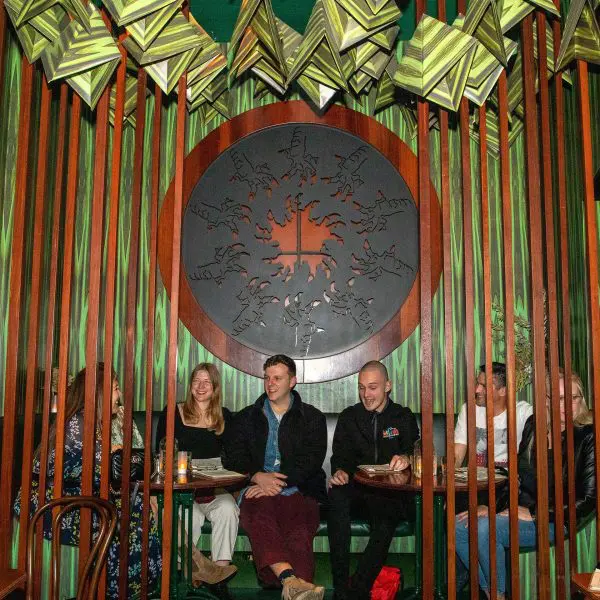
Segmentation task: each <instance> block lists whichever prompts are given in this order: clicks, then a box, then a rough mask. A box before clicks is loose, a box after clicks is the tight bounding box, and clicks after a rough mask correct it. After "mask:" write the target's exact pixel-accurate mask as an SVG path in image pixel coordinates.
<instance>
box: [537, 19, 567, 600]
mask: <svg viewBox="0 0 600 600" xmlns="http://www.w3.org/2000/svg"><path fill="white" fill-rule="evenodd" d="M536 22H537V31H538V36H537V37H538V78H539V82H540V83H539V85H540V122H541V127H540V133H541V142H542V181H543V184H544V185H543V191H544V198H543V206H544V221H545V242H546V243H545V247H546V274H547V281H546V289H547V306H548V315H547V316H548V327H549V332H548V333H549V346H548V372H549V373H550V380H551V394H552V434H553V435H552V456H553V462H554V468H553V472H554V506H555V507H562V506H564V503H563V481H562V472H563V469H562V439H561V438H562V436H561V430H560V400H559V387H558V380H559V376H558V314H557V312H558V311H557V298H556V256H555V250H554V206H553V190H552V147H551V142H550V99H549V89H548V87H549V86H548V69H547V67H546V61H547V50H546V15H545V14H544V13H543V12H541V11H538V12H537V15H536ZM558 77H559V79H560V78H562V76H561V75H558ZM567 387H569V388H570V387H571V386H565V396H566V393H567V392H566V389H567ZM569 404H570V403H569ZM554 525H555V528H554V535H555V544H554V546H555V549H556V554H555V568H556V594H557V598H559V600H560V599H561V598H564V597H565V543H564V541H565V535H564V528H563V527H564V515H563V511H562V510H560V509H559V510H555V511H554Z"/></svg>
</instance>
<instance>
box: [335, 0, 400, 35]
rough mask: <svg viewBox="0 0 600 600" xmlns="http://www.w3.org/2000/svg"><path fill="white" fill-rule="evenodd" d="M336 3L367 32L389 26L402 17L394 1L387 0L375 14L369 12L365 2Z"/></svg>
mask: <svg viewBox="0 0 600 600" xmlns="http://www.w3.org/2000/svg"><path fill="white" fill-rule="evenodd" d="M336 2H337V3H338V4H339V5H340V6H341V7H342V8H343V9H344V10H346V11H347V12H348V13H350V15H352V17H353V18H354V20H356V21H358V23H359V24H360V25H361V27H363V28H364V29H367V30H373V29H378V28H379V27H381V26H382V25H391V24H392V23H395V22H396V21H397V20H398V19H399V18H400V16H401V15H402V13H401V12H400V9H399V8H398V5H397V4H396V2H395V0H388V2H386V3H385V5H384V6H381V7H380V9H379V10H378V11H377V12H373V11H372V10H371V7H370V6H369V4H368V2H367V0H336Z"/></svg>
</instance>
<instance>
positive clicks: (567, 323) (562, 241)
mask: <svg viewBox="0 0 600 600" xmlns="http://www.w3.org/2000/svg"><path fill="white" fill-rule="evenodd" d="M555 4H556V6H557V7H558V8H560V0H555ZM552 32H553V38H554V56H558V52H559V49H560V38H561V31H560V23H559V22H558V20H554V21H553V23H552ZM562 75H563V74H562V71H561V72H559V73H556V74H555V76H554V109H555V117H554V123H555V127H556V151H555V154H556V183H557V200H558V218H559V230H560V234H559V256H560V287H561V289H560V296H561V307H562V351H563V365H564V372H565V381H571V378H572V374H573V372H572V367H571V302H570V298H569V243H568V242H569V234H568V219H567V176H566V171H565V169H566V162H565V109H564V95H563V77H562ZM565 409H566V410H565V417H566V419H565V425H566V427H565V430H566V433H567V436H566V437H567V467H568V468H567V489H568V505H569V531H576V528H577V527H576V515H575V464H574V461H575V450H574V441H573V407H572V393H571V386H570V385H567V386H565ZM576 569H577V544H569V570H570V572H571V573H575V571H576Z"/></svg>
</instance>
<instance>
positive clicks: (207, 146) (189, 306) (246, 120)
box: [158, 100, 442, 383]
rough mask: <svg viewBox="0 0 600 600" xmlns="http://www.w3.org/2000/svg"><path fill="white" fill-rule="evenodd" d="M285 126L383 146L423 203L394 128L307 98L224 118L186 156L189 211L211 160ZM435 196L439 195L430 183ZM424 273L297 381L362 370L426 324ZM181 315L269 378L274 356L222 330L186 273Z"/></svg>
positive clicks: (168, 204)
mask: <svg viewBox="0 0 600 600" xmlns="http://www.w3.org/2000/svg"><path fill="white" fill-rule="evenodd" d="M284 123H319V124H323V125H329V126H331V127H337V128H339V129H342V130H346V131H348V132H350V133H352V134H354V135H357V136H358V137H361V138H362V139H364V140H365V141H366V142H367V143H369V144H371V146H374V147H375V148H377V149H378V150H379V151H380V152H381V153H382V154H383V155H384V156H385V157H386V158H387V159H388V160H389V161H390V162H391V163H392V165H394V167H395V168H396V169H398V171H399V173H400V174H401V175H402V177H403V178H404V180H405V181H406V183H407V185H408V187H409V189H410V191H411V193H412V196H413V198H414V200H415V204H416V205H417V207H418V206H419V202H418V181H417V177H418V168H417V157H416V156H415V155H414V154H413V152H412V151H411V150H410V148H409V147H408V146H407V145H406V144H405V143H404V142H403V141H402V140H400V138H399V137H398V136H396V135H394V134H393V133H392V132H391V131H390V130H389V129H387V128H386V127H384V126H383V125H381V124H380V123H378V122H377V121H375V119H372V118H371V117H368V116H366V115H363V114H361V113H358V112H356V111H354V110H351V109H348V108H344V107H341V106H337V105H336V106H332V107H331V108H330V109H329V110H328V111H327V113H326V114H324V115H323V116H318V115H315V114H314V113H313V111H312V110H311V109H310V107H309V106H308V105H307V104H306V103H305V102H303V101H300V100H297V101H291V102H278V103H275V104H270V105H268V106H264V107H260V108H255V109H253V110H250V111H248V112H245V113H242V114H241V115H239V116H237V117H235V118H234V119H231V120H230V121H227V122H226V123H223V124H222V125H221V126H220V127H218V128H217V129H215V130H214V131H212V132H211V133H210V134H209V135H207V136H206V137H205V138H204V139H203V140H202V141H201V142H200V143H199V144H198V145H197V146H196V147H195V148H194V149H193V150H192V151H191V152H190V154H189V155H188V156H187V157H186V159H185V165H184V176H183V198H184V200H183V202H184V206H183V209H184V210H185V206H186V205H187V203H188V201H189V198H190V195H191V193H192V190H193V189H194V187H195V185H196V183H197V182H198V180H199V179H200V178H201V177H202V175H203V174H204V172H205V171H206V169H207V168H208V167H209V165H210V164H211V163H212V162H213V161H214V160H215V159H216V158H217V156H218V155H219V154H221V152H223V151H224V150H226V149H227V148H228V147H229V146H230V145H231V144H233V143H234V142H236V141H237V140H239V139H240V138H242V137H244V136H246V135H248V134H250V133H253V132H255V131H257V130H259V129H263V128H265V127H270V126H273V125H281V124H284ZM431 195H432V198H436V199H437V195H436V193H435V189H434V187H433V185H431ZM173 199H174V182H172V183H171V185H170V186H169V189H168V190H167V194H166V196H165V200H164V202H163V205H162V209H161V216H160V223H159V231H158V234H159V237H158V262H159V266H160V271H161V275H162V278H163V282H164V285H165V288H166V290H167V294H168V295H169V297H170V296H171V290H170V282H171V244H172V236H173V219H172V215H173ZM441 225H442V222H441V211H440V206H439V202H437V201H436V202H432V211H431V239H432V247H431V259H432V288H433V290H434V291H435V290H436V289H437V286H438V284H439V280H440V274H441V270H442V246H441V241H442V230H441ZM419 277H420V274H419V273H417V276H416V277H415V281H414V283H413V286H412V288H411V290H410V293H409V295H408V297H407V299H406V301H405V302H404V304H403V305H402V307H401V308H400V310H399V311H398V312H397V313H396V315H395V316H394V317H393V318H392V319H390V321H389V322H388V323H387V324H386V325H385V326H384V327H382V328H381V329H380V330H379V331H378V332H377V333H375V334H374V335H373V336H371V337H370V338H369V339H368V340H366V341H365V342H363V343H361V344H359V345H357V346H355V347H354V348H352V349H350V350H347V351H345V352H341V353H339V354H336V355H333V356H328V357H325V358H314V359H296V364H297V368H298V381H299V382H300V383H316V382H319V381H329V380H331V379H338V378H340V377H344V376H346V375H350V374H352V373H356V372H357V371H358V370H359V369H360V367H361V366H362V365H363V364H364V363H365V362H367V361H368V360H373V359H379V358H382V357H384V356H386V355H387V354H389V353H390V352H391V351H392V350H394V349H395V348H397V347H398V346H399V345H400V344H401V343H402V342H403V341H404V340H405V339H406V338H407V337H408V336H409V335H410V334H411V333H412V332H413V331H414V329H415V327H416V326H417V324H418V323H419V310H420V309H419V289H420V285H419ZM179 286H180V296H179V317H180V319H181V321H182V322H183V324H184V325H185V326H186V327H187V328H188V329H189V331H190V332H191V334H192V335H193V336H194V337H195V338H196V339H197V340H198V341H199V342H200V343H202V344H203V345H204V346H205V347H206V348H207V349H208V350H210V351H211V352H212V353H213V354H214V355H215V356H217V357H218V358H220V359H221V360H223V361H224V362H226V363H227V364H229V365H231V366H233V367H235V368H236V369H239V370H241V371H244V372H245V373H248V374H250V375H255V376H257V377H262V374H263V371H262V365H263V363H264V361H265V360H266V358H267V355H265V354H262V353H260V352H257V351H256V350H254V349H251V348H248V347H247V346H244V345H243V344H241V343H240V342H238V341H237V340H235V339H233V338H232V337H231V336H229V335H228V334H227V333H225V332H224V331H222V330H221V329H220V328H219V327H218V326H217V325H216V324H215V323H214V322H213V321H212V320H211V319H210V318H209V317H208V316H207V314H206V313H205V312H204V310H203V309H202V307H201V306H200V305H199V304H198V302H197V301H196V299H195V298H194V295H193V294H192V291H191V289H190V286H189V284H188V282H187V279H186V277H185V273H183V272H182V275H181V277H180V280H179Z"/></svg>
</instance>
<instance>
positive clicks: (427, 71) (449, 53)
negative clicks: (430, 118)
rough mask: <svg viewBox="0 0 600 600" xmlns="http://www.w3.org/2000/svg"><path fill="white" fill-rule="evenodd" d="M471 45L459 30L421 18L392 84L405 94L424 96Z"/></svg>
mask: <svg viewBox="0 0 600 600" xmlns="http://www.w3.org/2000/svg"><path fill="white" fill-rule="evenodd" d="M475 43H476V40H475V38H473V37H471V36H470V35H467V34H465V33H462V32H461V31H460V30H459V29H457V28H455V27H451V26H450V25H446V24H445V23H442V22H441V21H438V20H437V19H434V18H433V17H430V16H428V15H423V16H422V17H421V20H420V21H419V23H418V25H417V29H416V31H415V34H414V36H413V38H412V39H411V40H410V41H409V42H408V44H407V45H406V52H405V54H404V56H402V58H401V60H400V61H399V65H398V69H397V71H396V73H395V75H394V82H395V83H396V85H397V86H398V87H401V88H404V89H406V90H408V91H409V92H413V93H414V94H417V95H420V96H427V95H428V94H429V93H430V92H431V91H432V90H433V89H434V88H435V86H436V85H437V84H438V83H440V81H441V80H442V79H443V78H444V76H445V75H448V74H449V73H450V71H451V70H452V68H453V67H455V66H456V65H457V63H458V62H459V61H460V59H461V58H463V57H464V56H465V54H467V53H468V52H469V51H470V50H471V49H474V48H475ZM467 60H468V57H467ZM471 60H472V57H471ZM459 70H460V72H461V73H462V72H463V69H460V68H459ZM467 73H468V71H467ZM459 83H461V82H459ZM465 83H466V78H465ZM461 85H462V83H461ZM463 87H464V86H463ZM461 93H462V92H461Z"/></svg>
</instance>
